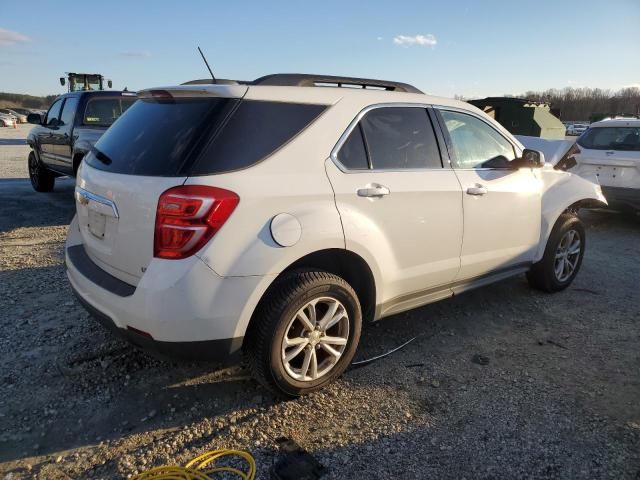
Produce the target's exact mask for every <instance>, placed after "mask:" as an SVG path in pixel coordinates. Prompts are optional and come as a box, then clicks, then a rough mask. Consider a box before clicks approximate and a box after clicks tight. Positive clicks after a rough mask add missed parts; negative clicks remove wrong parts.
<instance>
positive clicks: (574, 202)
mask: <svg viewBox="0 0 640 480" xmlns="http://www.w3.org/2000/svg"><path fill="white" fill-rule="evenodd" d="M606 206H607V202H606V200H605V199H604V197H603V196H597V195H594V196H589V197H584V198H577V199H576V198H574V199H571V200H568V201H565V202H564V203H561V204H559V205H556V206H555V207H554V208H552V209H549V210H545V211H543V214H542V225H541V228H540V242H539V244H538V249H537V251H536V255H535V258H534V263H535V262H538V261H539V260H540V259H541V258H542V257H543V256H544V251H545V248H546V246H547V242H548V241H549V236H550V235H551V231H552V230H553V227H554V226H555V224H556V223H557V222H558V219H559V218H560V216H561V215H562V214H563V213H572V214H574V215H576V214H577V213H578V211H579V210H580V209H581V208H597V207H606Z"/></svg>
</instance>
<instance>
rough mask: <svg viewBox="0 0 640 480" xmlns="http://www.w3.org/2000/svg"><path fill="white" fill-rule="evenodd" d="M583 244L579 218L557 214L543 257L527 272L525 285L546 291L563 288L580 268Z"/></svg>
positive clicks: (568, 214) (570, 281)
mask: <svg viewBox="0 0 640 480" xmlns="http://www.w3.org/2000/svg"><path fill="white" fill-rule="evenodd" d="M585 246H586V234H585V230H584V225H583V224H582V221H581V220H580V219H579V218H578V217H577V216H576V215H574V214H571V213H563V214H562V215H560V218H558V221H557V222H556V224H555V225H554V226H553V230H551V235H549V240H548V241H547V246H546V248H545V250H544V256H543V257H542V259H541V260H540V261H539V262H538V263H535V264H534V265H533V266H532V267H531V270H529V272H527V280H528V281H529V285H531V287H533V288H536V289H538V290H542V291H545V292H549V293H553V292H559V291H560V290H564V289H565V288H567V287H568V286H569V285H571V283H572V282H573V280H574V278H575V277H576V275H577V274H578V272H579V271H580V266H581V265H582V257H583V256H584V249H585Z"/></svg>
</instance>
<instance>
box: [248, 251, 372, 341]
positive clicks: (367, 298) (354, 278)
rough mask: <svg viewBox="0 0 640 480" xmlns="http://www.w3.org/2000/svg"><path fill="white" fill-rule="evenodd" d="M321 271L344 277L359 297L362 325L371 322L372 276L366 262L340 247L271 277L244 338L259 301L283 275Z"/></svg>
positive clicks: (308, 257) (305, 258) (314, 254)
mask: <svg viewBox="0 0 640 480" xmlns="http://www.w3.org/2000/svg"><path fill="white" fill-rule="evenodd" d="M303 269H304V270H308V269H315V270H322V271H326V272H329V273H333V274H334V275H337V276H339V277H341V278H343V279H344V280H345V281H346V282H347V283H349V285H351V287H352V288H353V289H354V290H355V292H356V295H358V300H359V301H360V305H361V307H362V319H363V322H367V321H371V320H373V319H374V314H375V307H376V281H375V277H374V274H373V272H372V270H371V268H370V267H369V265H368V264H367V262H366V261H365V260H364V259H363V258H362V257H361V256H360V255H358V254H356V253H354V252H352V251H350V250H346V249H341V248H328V249H324V250H319V251H316V252H312V253H309V254H307V255H304V256H303V257H301V258H299V259H297V260H295V261H294V262H292V263H291V264H290V265H289V266H287V267H286V268H285V269H284V270H283V271H282V272H281V273H279V274H278V275H276V276H275V277H271V279H270V280H271V281H270V282H269V285H268V286H267V287H266V289H265V290H264V292H263V293H262V295H261V296H260V300H259V301H258V302H257V303H256V306H255V308H254V309H253V311H252V312H251V317H250V319H249V321H248V323H247V327H246V329H245V337H246V335H247V333H248V332H249V330H250V329H251V327H252V325H254V324H255V322H257V321H258V318H257V312H258V311H259V310H260V306H261V304H262V302H263V301H264V300H265V299H266V297H267V295H268V294H269V293H270V291H271V289H272V287H273V286H274V285H275V284H276V283H277V282H278V280H280V279H281V278H283V277H284V276H286V275H288V274H289V273H291V272H294V271H296V270H303Z"/></svg>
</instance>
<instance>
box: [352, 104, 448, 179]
mask: <svg viewBox="0 0 640 480" xmlns="http://www.w3.org/2000/svg"><path fill="white" fill-rule="evenodd" d="M361 125H362V130H363V133H364V138H365V141H366V145H367V147H368V149H369V155H370V157H371V165H372V167H373V169H374V170H380V169H382V170H398V169H415V168H442V163H441V161H440V151H439V150H438V143H437V141H436V137H435V133H434V131H433V126H432V124H431V120H430V119H429V116H428V114H427V110H426V109H425V108H422V107H383V108H376V109H374V110H371V111H370V112H369V113H367V114H366V115H365V116H364V118H363V119H362V120H361Z"/></svg>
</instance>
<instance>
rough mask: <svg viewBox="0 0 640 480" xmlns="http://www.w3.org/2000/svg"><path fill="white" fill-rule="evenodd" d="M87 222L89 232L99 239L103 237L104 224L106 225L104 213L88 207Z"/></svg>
mask: <svg viewBox="0 0 640 480" xmlns="http://www.w3.org/2000/svg"><path fill="white" fill-rule="evenodd" d="M88 213H89V219H88V220H89V223H88V225H87V227H88V228H89V232H91V234H92V235H93V236H94V237H97V238H99V239H101V240H102V239H103V238H104V232H105V230H106V225H107V217H106V215H103V214H102V213H98V212H96V211H95V210H92V209H89V212H88Z"/></svg>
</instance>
